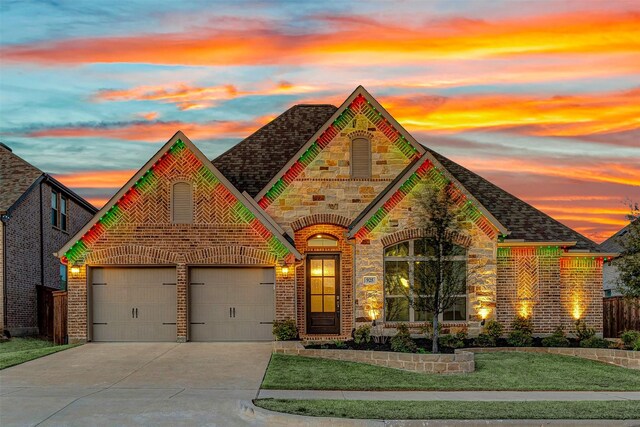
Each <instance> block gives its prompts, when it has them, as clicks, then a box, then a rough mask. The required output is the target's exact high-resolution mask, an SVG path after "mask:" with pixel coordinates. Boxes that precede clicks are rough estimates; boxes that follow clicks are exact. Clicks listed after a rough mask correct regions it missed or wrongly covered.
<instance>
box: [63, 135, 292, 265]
mask: <svg viewBox="0 0 640 427" xmlns="http://www.w3.org/2000/svg"><path fill="white" fill-rule="evenodd" d="M180 141H181V142H182V143H183V144H184V145H185V146H186V147H187V148H188V149H189V150H190V151H191V152H192V153H193V154H194V155H195V156H196V157H197V158H198V160H200V161H201V162H202V164H203V165H204V166H205V167H206V168H208V169H209V170H210V172H211V173H212V174H213V175H214V176H215V177H216V179H218V181H220V182H221V183H222V184H223V185H224V186H225V187H226V188H227V190H229V192H230V193H231V194H233V196H234V197H235V198H236V199H237V200H238V201H240V202H241V203H242V204H243V205H244V206H245V207H246V208H247V209H248V210H249V211H250V212H251V213H252V214H253V215H254V216H255V218H256V219H257V220H258V222H259V223H260V224H262V225H263V226H264V227H265V228H266V230H268V232H269V233H270V234H271V235H273V236H275V238H276V239H277V240H278V241H280V243H282V245H284V247H285V248H286V249H287V250H288V251H289V253H291V254H292V255H293V256H294V257H296V258H298V259H300V258H302V255H300V252H298V251H297V250H296V248H295V247H294V246H293V245H292V244H291V242H289V240H287V239H286V237H285V236H283V235H282V233H281V229H279V227H276V226H274V225H273V224H274V221H273V220H272V219H270V218H269V217H268V214H267V213H266V212H265V211H263V210H262V209H260V208H257V207H256V206H255V203H254V202H253V201H250V200H249V199H248V198H247V197H246V196H245V195H243V194H242V193H240V191H238V190H237V189H236V187H234V186H233V185H232V184H231V183H230V182H229V181H228V180H227V178H226V177H225V176H224V175H223V174H222V173H221V172H220V171H219V170H218V169H217V168H216V167H215V166H214V165H213V164H212V163H211V162H210V161H209V159H207V158H206V157H205V155H204V154H203V153H202V151H200V150H199V149H198V148H197V147H196V146H195V145H194V144H193V142H191V140H190V139H189V138H187V136H186V135H185V134H184V133H182V131H178V132H176V134H175V135H173V137H171V139H169V141H167V143H166V144H164V145H163V146H162V147H161V148H160V150H159V151H158V152H157V153H156V154H155V155H154V156H153V157H152V158H151V159H149V161H148V162H147V163H145V165H144V166H142V168H140V170H139V171H138V172H136V174H135V175H133V176H132V177H131V179H129V181H127V183H126V184H125V185H124V186H122V188H121V189H120V190H119V191H118V192H117V193H116V194H115V195H114V196H113V197H112V198H111V199H110V200H109V201H108V202H107V203H106V204H105V205H104V206H103V207H102V209H100V211H98V212H97V213H96V214H95V215H94V217H93V218H92V219H91V220H90V221H89V222H88V223H87V224H86V225H85V226H84V227H83V228H82V229H81V230H80V231H78V232H77V233H76V234H75V235H74V236H73V237H71V239H69V241H68V242H67V243H66V244H65V245H64V246H63V247H62V248H60V249H59V250H58V252H57V253H56V254H55V255H56V256H58V257H60V258H63V257H64V258H66V254H67V252H68V251H70V250H71V249H72V248H73V247H74V246H75V245H76V244H79V243H81V242H82V241H83V240H84V238H85V237H86V236H87V235H88V234H89V232H90V231H91V230H92V228H93V227H94V226H95V225H96V224H97V223H98V222H99V221H100V220H101V219H103V217H105V216H108V214H109V212H110V211H111V210H112V208H114V207H115V206H116V205H118V204H119V202H121V201H125V200H126V197H127V193H128V192H129V191H131V190H132V188H133V187H134V185H135V184H136V183H137V182H138V181H139V180H141V179H143V177H144V176H145V174H147V173H149V171H150V170H151V169H152V168H153V166H154V165H155V164H156V163H157V162H159V161H160V159H161V158H162V156H163V155H165V154H166V153H168V152H169V151H170V150H171V148H172V147H173V146H174V145H176V143H179V142H180ZM64 258H63V261H64V262H66V261H65V259H64Z"/></svg>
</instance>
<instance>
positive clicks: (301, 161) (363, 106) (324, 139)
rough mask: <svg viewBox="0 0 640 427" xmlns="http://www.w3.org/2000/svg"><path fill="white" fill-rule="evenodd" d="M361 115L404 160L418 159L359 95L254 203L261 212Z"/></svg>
mask: <svg viewBox="0 0 640 427" xmlns="http://www.w3.org/2000/svg"><path fill="white" fill-rule="evenodd" d="M358 114H362V115H364V116H365V117H366V118H367V119H368V120H369V121H370V122H371V123H373V124H374V126H375V127H376V129H378V131H380V132H382V134H383V135H385V136H386V137H387V138H388V139H389V140H390V141H391V142H392V143H393V144H394V145H395V146H396V147H397V148H398V149H399V150H400V151H401V152H402V154H404V155H405V156H406V157H407V158H408V159H410V160H413V159H415V158H418V157H420V155H421V154H420V153H419V152H418V150H416V148H415V147H414V146H413V145H411V143H410V142H409V141H407V139H406V138H405V137H404V135H402V134H401V133H400V131H398V130H397V129H396V128H395V127H394V126H393V125H392V124H391V123H389V121H388V120H387V119H385V118H384V117H383V115H382V113H381V112H380V111H378V110H377V109H376V108H375V107H374V106H373V105H372V104H371V103H370V102H369V101H367V100H366V98H365V97H364V96H363V95H362V94H360V95H358V96H356V98H355V99H354V100H353V102H351V104H349V106H348V107H347V108H345V109H344V111H343V112H342V113H341V114H340V115H339V116H338V117H337V118H336V119H335V120H334V121H333V123H331V124H330V125H329V127H327V129H326V130H325V131H324V132H323V133H322V134H321V135H320V136H319V137H318V139H316V140H315V141H314V142H313V143H312V144H311V145H310V146H309V148H308V149H307V150H306V151H305V152H304V153H302V155H301V156H300V157H299V158H298V159H297V160H296V162H295V163H293V165H291V167H289V169H288V170H287V171H286V172H285V173H284V175H282V177H281V178H280V179H278V181H276V183H275V184H273V186H271V188H270V189H269V191H267V193H266V194H265V195H264V196H263V197H262V198H261V199H260V200H259V201H258V205H259V206H260V207H261V208H262V209H266V208H267V207H268V206H269V205H270V204H271V203H272V202H273V201H274V200H275V199H277V198H278V196H280V195H281V194H282V192H284V190H285V189H286V188H287V187H288V186H289V184H291V183H292V182H293V181H294V180H295V179H296V178H297V177H298V176H299V175H300V174H301V173H302V171H303V170H304V169H305V168H306V167H307V166H309V164H311V162H312V161H313V160H314V159H315V158H316V157H317V156H318V154H320V152H321V151H322V150H323V149H324V148H325V147H326V146H327V145H328V144H329V143H330V142H331V141H332V140H333V138H335V137H336V136H337V135H338V134H339V133H340V132H341V131H342V130H343V129H344V128H346V127H347V126H348V125H349V123H351V122H352V121H353V119H354V118H355V117H356V115H358Z"/></svg>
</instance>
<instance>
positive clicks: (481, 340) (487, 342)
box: [473, 332, 496, 347]
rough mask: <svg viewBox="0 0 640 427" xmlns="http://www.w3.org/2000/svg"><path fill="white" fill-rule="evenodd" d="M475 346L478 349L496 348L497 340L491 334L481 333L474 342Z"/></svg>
mask: <svg viewBox="0 0 640 427" xmlns="http://www.w3.org/2000/svg"><path fill="white" fill-rule="evenodd" d="M473 345H474V346H476V347H495V346H496V339H495V338H494V337H492V336H491V335H489V334H486V333H484V332H483V333H481V334H480V335H478V336H477V337H476V339H475V340H474V341H473Z"/></svg>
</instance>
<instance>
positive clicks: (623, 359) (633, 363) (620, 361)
mask: <svg viewBox="0 0 640 427" xmlns="http://www.w3.org/2000/svg"><path fill="white" fill-rule="evenodd" d="M456 351H457V350H456ZM464 351H466V352H473V353H496V352H502V351H515V352H523V353H547V354H559V355H562V356H573V357H580V358H582V359H589V360H595V361H598V362H603V363H608V364H610V365H616V366H622V367H623V368H629V369H640V351H630V350H616V349H608V348H582V347H579V348H578V347H575V348H574V347H491V348H465V349H464Z"/></svg>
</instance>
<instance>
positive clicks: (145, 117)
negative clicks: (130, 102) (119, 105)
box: [137, 111, 160, 121]
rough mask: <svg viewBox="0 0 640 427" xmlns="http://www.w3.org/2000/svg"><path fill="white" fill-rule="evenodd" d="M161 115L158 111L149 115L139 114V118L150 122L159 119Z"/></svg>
mask: <svg viewBox="0 0 640 427" xmlns="http://www.w3.org/2000/svg"><path fill="white" fill-rule="evenodd" d="M159 115H160V114H159V113H158V112H157V111H150V112H148V113H138V114H137V116H138V117H142V118H143V119H145V120H149V121H152V120H155V119H157V118H158V116H159Z"/></svg>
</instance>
